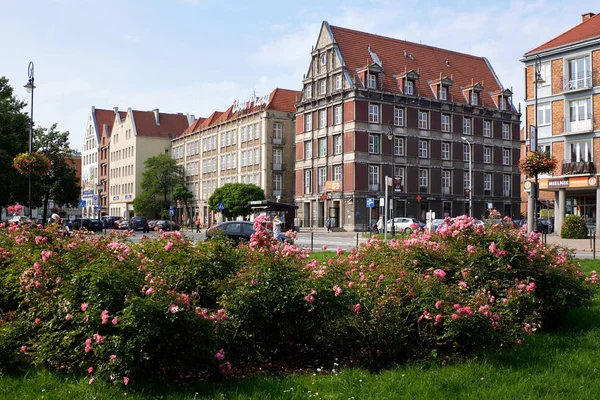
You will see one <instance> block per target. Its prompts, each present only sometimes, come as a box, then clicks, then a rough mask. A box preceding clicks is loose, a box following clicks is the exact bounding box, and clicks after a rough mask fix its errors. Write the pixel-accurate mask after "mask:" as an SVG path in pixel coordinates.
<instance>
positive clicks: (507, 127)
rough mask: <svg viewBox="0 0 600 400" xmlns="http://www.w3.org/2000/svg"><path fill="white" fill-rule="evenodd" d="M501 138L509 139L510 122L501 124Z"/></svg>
mask: <svg viewBox="0 0 600 400" xmlns="http://www.w3.org/2000/svg"><path fill="white" fill-rule="evenodd" d="M502 139H504V140H510V124H502Z"/></svg>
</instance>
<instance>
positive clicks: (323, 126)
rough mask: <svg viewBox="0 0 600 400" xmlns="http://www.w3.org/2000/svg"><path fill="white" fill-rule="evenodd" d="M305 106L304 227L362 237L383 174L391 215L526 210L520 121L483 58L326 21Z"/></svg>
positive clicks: (301, 129)
mask: <svg viewBox="0 0 600 400" xmlns="http://www.w3.org/2000/svg"><path fill="white" fill-rule="evenodd" d="M296 106H297V114H296V140H295V141H296V167H295V170H296V179H295V181H296V197H295V201H296V204H297V205H298V206H299V210H298V217H299V218H300V219H301V223H302V224H303V225H304V226H324V223H325V221H326V220H327V219H328V218H329V219H331V221H332V224H333V226H334V227H341V228H344V229H346V230H354V229H365V228H366V226H367V224H368V223H369V221H370V220H377V218H378V216H379V215H380V214H381V213H382V212H383V210H380V209H379V207H377V205H378V204H379V201H378V200H379V198H382V197H383V196H384V193H385V184H386V179H385V178H386V177H390V180H389V181H393V183H394V184H393V187H392V186H390V192H391V193H392V194H391V195H390V197H393V198H394V201H392V204H393V205H392V206H391V210H390V216H392V215H393V216H395V217H404V216H406V217H416V218H418V219H421V220H424V219H425V214H426V212H427V211H429V210H432V211H434V212H435V213H436V216H439V217H442V218H443V217H444V216H456V215H460V214H463V213H466V214H469V212H470V210H469V204H470V202H469V200H471V201H472V204H473V210H472V215H473V216H474V217H481V216H484V215H486V213H487V210H488V208H490V207H493V208H496V209H497V210H499V211H500V212H502V213H503V214H505V215H509V216H517V215H518V214H519V205H520V192H519V176H520V174H519V170H518V167H517V165H518V160H519V153H520V149H519V146H520V142H519V125H520V113H519V112H518V111H517V110H516V109H515V107H514V106H513V103H512V92H511V91H510V90H508V89H507V88H506V87H504V86H503V85H502V84H501V82H500V81H499V79H498V77H497V76H496V74H495V73H494V70H493V68H492V66H491V65H490V63H489V61H488V60H487V59H486V58H484V57H477V56H472V55H469V54H462V53H458V52H454V51H450V50H444V49H440V48H437V47H431V46H426V45H421V44H417V43H411V42H406V41H402V40H397V39H393V38H387V37H383V36H378V35H374V34H369V33H364V32H358V31H354V30H350V29H345V28H341V27H335V26H330V25H329V24H328V23H327V22H323V24H322V27H321V31H320V33H319V37H318V39H317V43H316V45H315V46H314V47H313V50H312V52H311V54H310V63H309V67H308V70H307V73H306V75H305V77H304V80H303V92H302V96H301V98H300V100H299V102H298V103H297V104H296ZM470 169H471V171H472V173H469V170H470ZM392 177H393V179H391V178H392ZM471 189H472V190H471ZM470 196H472V198H471V199H469V197H470ZM369 198H371V199H375V200H376V201H375V203H376V205H375V207H373V208H369V207H367V199H369ZM369 203H370V201H369Z"/></svg>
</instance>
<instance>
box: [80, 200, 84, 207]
mask: <svg viewBox="0 0 600 400" xmlns="http://www.w3.org/2000/svg"><path fill="white" fill-rule="evenodd" d="M79 208H85V200H79Z"/></svg>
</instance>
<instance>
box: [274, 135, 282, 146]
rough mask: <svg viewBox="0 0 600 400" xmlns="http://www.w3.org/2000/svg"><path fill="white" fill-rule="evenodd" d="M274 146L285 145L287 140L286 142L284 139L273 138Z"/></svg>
mask: <svg viewBox="0 0 600 400" xmlns="http://www.w3.org/2000/svg"><path fill="white" fill-rule="evenodd" d="M273 144H280V145H283V144H285V140H284V139H283V138H277V137H274V138H273Z"/></svg>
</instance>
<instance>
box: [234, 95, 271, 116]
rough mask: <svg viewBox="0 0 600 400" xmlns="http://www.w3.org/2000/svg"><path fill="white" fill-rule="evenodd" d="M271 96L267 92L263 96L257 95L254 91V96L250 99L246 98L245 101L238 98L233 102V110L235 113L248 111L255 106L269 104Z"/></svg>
mask: <svg viewBox="0 0 600 400" xmlns="http://www.w3.org/2000/svg"><path fill="white" fill-rule="evenodd" d="M269 96H270V95H268V94H266V95H264V96H262V97H257V96H256V93H253V94H252V97H250V99H249V100H246V101H245V102H243V103H242V102H240V101H239V100H236V101H234V102H233V106H232V110H231V112H233V113H234V114H235V113H237V112H241V113H246V112H251V111H252V109H253V108H254V107H263V106H267V105H268V104H269Z"/></svg>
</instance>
